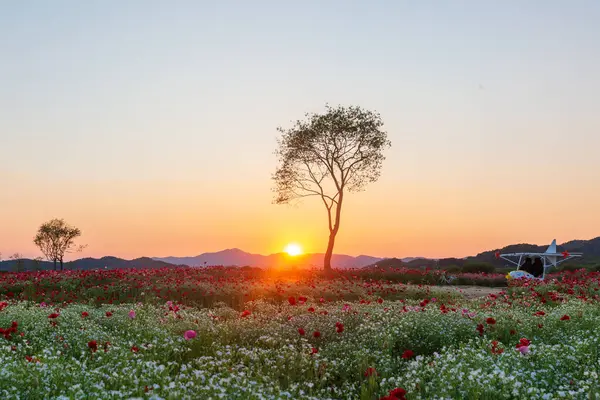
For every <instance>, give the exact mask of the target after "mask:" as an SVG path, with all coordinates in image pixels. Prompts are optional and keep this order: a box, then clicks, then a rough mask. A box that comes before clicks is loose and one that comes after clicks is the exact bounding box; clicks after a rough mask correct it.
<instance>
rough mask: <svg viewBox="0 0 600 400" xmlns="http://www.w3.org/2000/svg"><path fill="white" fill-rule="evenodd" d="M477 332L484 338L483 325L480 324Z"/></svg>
mask: <svg viewBox="0 0 600 400" xmlns="http://www.w3.org/2000/svg"><path fill="white" fill-rule="evenodd" d="M476 330H477V332H479V336H483V324H478V325H477V328H476Z"/></svg>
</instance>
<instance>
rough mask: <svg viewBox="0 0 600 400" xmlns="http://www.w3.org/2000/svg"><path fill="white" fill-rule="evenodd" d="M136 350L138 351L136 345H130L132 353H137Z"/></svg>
mask: <svg viewBox="0 0 600 400" xmlns="http://www.w3.org/2000/svg"><path fill="white" fill-rule="evenodd" d="M138 351H140V349H139V348H138V347H137V346H131V352H132V353H137V352H138Z"/></svg>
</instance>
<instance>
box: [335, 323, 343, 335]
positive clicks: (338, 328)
mask: <svg viewBox="0 0 600 400" xmlns="http://www.w3.org/2000/svg"><path fill="white" fill-rule="evenodd" d="M335 330H336V332H337V333H342V332H344V324H342V323H341V322H336V323H335Z"/></svg>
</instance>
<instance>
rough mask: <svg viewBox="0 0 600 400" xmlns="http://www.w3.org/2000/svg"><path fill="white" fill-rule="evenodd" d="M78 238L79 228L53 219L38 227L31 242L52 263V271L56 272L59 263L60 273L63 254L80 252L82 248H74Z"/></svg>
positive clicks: (79, 234) (61, 220)
mask: <svg viewBox="0 0 600 400" xmlns="http://www.w3.org/2000/svg"><path fill="white" fill-rule="evenodd" d="M79 236H81V231H80V230H79V228H75V227H73V226H70V225H68V224H67V223H66V222H65V221H64V220H63V219H53V220H51V221H48V222H46V223H44V224H42V225H41V226H40V227H39V229H38V232H37V235H35V239H34V240H33V242H34V243H35V244H36V246H38V247H39V248H40V250H41V252H42V253H43V254H44V256H46V258H47V259H48V261H52V262H54V270H56V264H57V262H60V270H61V271H62V270H63V259H64V256H65V253H70V252H72V251H81V250H82V249H83V247H84V246H79V247H78V248H75V242H74V241H75V239H76V238H77V237H79Z"/></svg>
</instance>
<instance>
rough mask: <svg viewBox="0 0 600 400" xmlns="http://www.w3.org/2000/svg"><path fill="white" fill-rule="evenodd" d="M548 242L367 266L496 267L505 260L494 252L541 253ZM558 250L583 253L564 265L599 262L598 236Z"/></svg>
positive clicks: (503, 263) (574, 241)
mask: <svg viewBox="0 0 600 400" xmlns="http://www.w3.org/2000/svg"><path fill="white" fill-rule="evenodd" d="M549 244H550V243H548V244H545V245H536V244H529V243H520V244H512V245H509V246H505V247H502V248H499V249H493V250H488V251H485V252H482V253H479V254H477V255H475V256H470V257H465V258H440V259H427V258H414V259H412V260H411V259H397V258H388V259H384V260H379V261H376V262H374V263H373V264H372V265H369V267H374V266H377V267H391V268H398V267H408V268H426V267H430V268H433V267H438V268H448V267H462V266H464V265H465V264H469V263H488V264H492V265H494V266H496V267H503V266H506V264H507V263H506V261H505V260H502V259H500V260H499V259H497V258H496V252H497V251H500V253H525V252H532V253H543V252H544V251H546V249H547V248H548V246H549ZM557 250H558V251H559V252H562V251H565V250H567V251H569V252H571V253H583V257H581V258H574V259H572V260H569V261H567V262H565V265H587V264H594V265H595V264H600V237H597V238H594V239H590V240H571V241H569V242H566V243H563V244H561V245H558V246H557Z"/></svg>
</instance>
